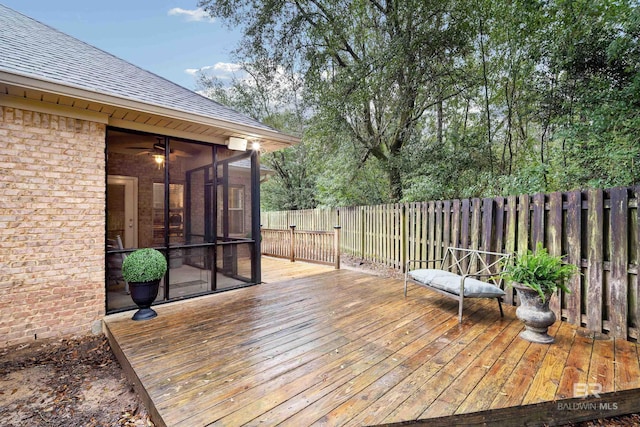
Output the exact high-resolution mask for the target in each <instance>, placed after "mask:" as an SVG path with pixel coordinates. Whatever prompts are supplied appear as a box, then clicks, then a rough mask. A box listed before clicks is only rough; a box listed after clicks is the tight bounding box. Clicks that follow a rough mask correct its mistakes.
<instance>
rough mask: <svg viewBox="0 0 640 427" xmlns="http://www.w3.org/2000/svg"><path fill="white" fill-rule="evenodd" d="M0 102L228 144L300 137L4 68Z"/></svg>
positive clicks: (272, 143)
mask: <svg viewBox="0 0 640 427" xmlns="http://www.w3.org/2000/svg"><path fill="white" fill-rule="evenodd" d="M0 105H7V106H11V107H15V108H25V109H27V108H28V109H31V110H33V111H38V112H43V113H49V114H64V115H67V116H69V117H73V118H81V119H87V120H93V121H97V122H101V123H105V124H107V125H110V126H114V127H118V128H123V129H130V130H137V131H143V132H150V133H158V134H162V135H167V136H173V137H178V138H185V139H192V140H196V141H202V142H210V143H214V144H222V145H226V141H227V139H228V138H229V137H232V136H233V137H238V138H244V139H247V140H248V141H249V142H250V143H251V142H253V141H258V142H259V143H260V146H261V149H262V151H275V150H279V149H282V148H287V147H289V146H291V145H294V144H296V143H298V142H299V139H298V138H296V137H293V136H290V135H286V134H282V133H280V132H277V131H273V130H270V129H265V128H257V127H252V126H249V125H246V124H241V123H234V122H232V121H227V120H222V119H216V118H212V117H208V116H202V115H197V114H194V113H191V112H185V111H180V110H177V109H170V108H166V107H162V106H156V105H152V104H147V103H143V102H140V101H137V100H132V99H125V98H119V97H115V96H111V95H105V94H101V93H97V92H94V93H92V92H89V91H86V90H84V89H78V88H73V87H69V86H63V85H60V84H55V83H51V82H46V81H41V80H35V79H32V78H27V77H21V76H17V75H11V74H9V73H5V72H1V71H0Z"/></svg>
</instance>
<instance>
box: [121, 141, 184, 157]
mask: <svg viewBox="0 0 640 427" xmlns="http://www.w3.org/2000/svg"><path fill="white" fill-rule="evenodd" d="M127 148H128V149H131V150H143V151H141V152H139V153H136V156H143V155H150V156H153V157H154V158H155V157H156V156H163V157H164V154H165V145H164V144H163V143H161V142H157V143H155V144H153V147H151V148H149V147H127ZM176 157H192V155H191V154H189V153H188V152H186V151H184V150H179V149H175V148H170V149H169V159H170V160H175V159H176Z"/></svg>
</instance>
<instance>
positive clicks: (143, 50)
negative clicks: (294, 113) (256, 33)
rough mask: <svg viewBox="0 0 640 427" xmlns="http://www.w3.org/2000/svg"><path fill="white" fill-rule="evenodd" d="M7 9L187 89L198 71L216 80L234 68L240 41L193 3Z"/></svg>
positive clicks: (47, 0)
mask: <svg viewBox="0 0 640 427" xmlns="http://www.w3.org/2000/svg"><path fill="white" fill-rule="evenodd" d="M0 4H3V5H5V6H7V7H9V8H11V9H14V10H16V11H18V12H21V13H23V14H25V15H27V16H29V17H31V18H34V19H36V20H37V21H40V22H42V23H44V24H47V25H49V26H50V27H53V28H55V29H57V30H59V31H62V32H64V33H67V34H69V35H71V36H73V37H76V38H78V39H80V40H82V41H84V42H86V43H89V44H91V45H93V46H96V47H98V48H100V49H102V50H105V51H107V52H109V53H111V54H113V55H115V56H117V57H119V58H122V59H125V60H127V61H129V62H131V63H132V64H134V65H137V66H138V67H140V68H144V69H145V70H148V71H151V72H153V73H155V74H157V75H159V76H161V77H164V78H166V79H169V80H171V81H173V82H175V83H177V84H179V85H181V86H184V87H186V88H188V89H192V90H193V89H195V88H196V78H195V74H196V72H197V70H200V69H203V70H206V72H208V73H210V74H215V75H216V76H218V77H220V78H225V77H230V75H231V73H232V72H233V70H234V69H236V66H235V64H233V60H232V55H231V52H232V50H233V49H234V48H235V46H236V45H237V44H238V42H239V40H240V33H239V32H238V31H232V30H230V29H229V28H227V27H226V25H224V24H223V23H222V22H221V21H216V20H212V19H211V18H209V17H208V16H207V15H206V14H205V13H204V12H203V11H202V10H198V8H197V0H110V1H95V0H0Z"/></svg>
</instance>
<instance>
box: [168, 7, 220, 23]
mask: <svg viewBox="0 0 640 427" xmlns="http://www.w3.org/2000/svg"><path fill="white" fill-rule="evenodd" d="M167 14H168V15H169V16H184V17H186V19H187V21H209V22H213V21H214V20H213V18H212V17H211V16H209V14H208V13H207V12H205V11H204V10H203V9H201V8H197V9H191V10H189V9H182V8H180V7H174V8H173V9H171V10H169V12H168V13H167Z"/></svg>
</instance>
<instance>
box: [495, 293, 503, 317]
mask: <svg viewBox="0 0 640 427" xmlns="http://www.w3.org/2000/svg"><path fill="white" fill-rule="evenodd" d="M496 299H497V300H498V307H500V317H504V312H503V311H502V301H500V298H496Z"/></svg>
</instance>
